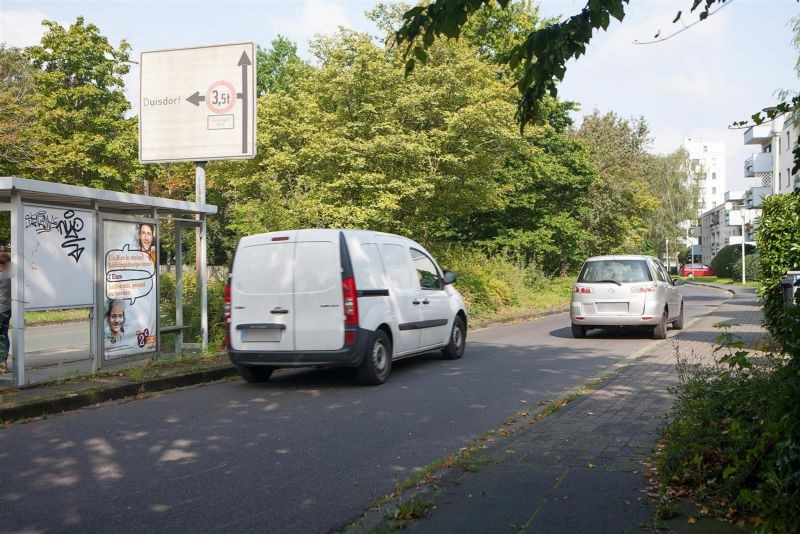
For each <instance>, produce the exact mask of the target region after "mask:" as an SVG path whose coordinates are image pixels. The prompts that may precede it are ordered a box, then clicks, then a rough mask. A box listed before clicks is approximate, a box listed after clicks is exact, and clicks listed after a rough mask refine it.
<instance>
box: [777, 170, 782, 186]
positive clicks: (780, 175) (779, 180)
mask: <svg viewBox="0 0 800 534" xmlns="http://www.w3.org/2000/svg"><path fill="white" fill-rule="evenodd" d="M781 180H783V173H782V172H780V171H778V187H780V186H781Z"/></svg>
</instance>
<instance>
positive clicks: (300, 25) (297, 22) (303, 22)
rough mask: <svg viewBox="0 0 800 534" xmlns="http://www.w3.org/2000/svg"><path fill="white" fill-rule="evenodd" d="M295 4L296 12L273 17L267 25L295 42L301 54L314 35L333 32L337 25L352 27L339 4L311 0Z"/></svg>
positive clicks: (322, 0)
mask: <svg viewBox="0 0 800 534" xmlns="http://www.w3.org/2000/svg"><path fill="white" fill-rule="evenodd" d="M295 6H296V9H297V12H295V13H292V14H291V15H281V16H278V17H275V18H273V19H272V20H270V24H269V26H270V29H271V30H272V31H274V32H275V33H277V34H280V35H283V36H284V37H286V38H287V39H289V40H290V41H294V42H296V43H297V45H298V49H299V51H300V52H301V54H302V55H305V52H306V51H307V49H308V41H309V39H311V38H313V37H314V36H315V35H317V34H332V33H335V32H336V30H337V29H338V28H339V26H345V27H352V24H351V22H350V21H349V19H348V17H347V15H346V13H345V11H344V10H343V9H342V6H341V5H340V4H337V3H331V2H329V1H324V0H311V1H307V2H302V4H300V5H297V4H295Z"/></svg>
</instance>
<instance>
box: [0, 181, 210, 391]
mask: <svg viewBox="0 0 800 534" xmlns="http://www.w3.org/2000/svg"><path fill="white" fill-rule="evenodd" d="M0 211H8V212H10V216H9V221H10V225H9V226H10V229H9V233H10V234H9V243H10V251H9V253H10V256H11V266H12V267H11V270H10V277H11V329H10V330H9V337H10V340H11V358H10V362H11V373H10V376H9V375H8V374H7V375H3V376H4V378H3V381H4V382H5V383H8V382H11V383H12V385H15V386H23V385H27V384H30V383H31V381H30V380H29V377H27V376H26V362H25V360H26V347H25V343H26V342H25V339H26V337H25V328H26V324H25V312H26V311H36V310H56V309H58V310H62V309H69V308H89V310H90V312H89V333H88V352H89V359H90V361H91V371H92V372H97V371H99V370H101V369H106V368H113V367H118V366H125V365H132V364H135V363H136V362H138V361H143V360H147V359H150V358H152V357H154V356H159V355H160V354H161V347H160V346H159V345H160V339H161V334H162V333H166V332H174V333H176V337H177V339H176V347H175V348H176V350H177V351H180V350H181V349H182V348H187V347H188V346H189V345H190V344H188V343H187V344H183V340H182V337H181V334H182V331H183V329H184V328H185V325H184V322H183V292H182V286H183V284H182V269H183V258H182V254H181V246H180V242H181V240H180V233H181V231H182V230H185V229H195V230H196V231H197V232H198V233H199V243H198V251H197V252H198V258H197V260H198V261H197V263H198V277H199V279H198V282H197V285H198V290H199V292H200V296H201V297H200V298H201V302H200V307H201V324H200V330H201V333H202V339H201V343H200V347H199V348H202V349H203V350H205V349H206V348H207V344H208V311H207V287H208V286H207V284H208V282H207V281H208V272H207V261H206V258H207V244H206V217H207V216H208V215H213V214H215V213H216V212H217V207H216V206H213V205H209V204H201V203H195V202H187V201H181V200H172V199H167V198H158V197H151V196H145V195H136V194H131V193H123V192H117V191H106V190H102V189H93V188H89V187H79V186H72V185H65V184H57V183H50V182H42V181H38V180H29V179H24V178H16V177H0ZM166 221H171V222H172V223H174V232H175V243H176V247H175V267H176V274H175V277H176V278H175V282H176V283H175V286H176V295H175V302H176V306H175V310H176V311H175V321H174V325H170V326H166V327H162V325H161V316H160V313H159V278H160V274H159V254H158V250H159V249H160V246H159V245H160V239H161V232H160V231H159V228H160V224H161V223H164V222H166ZM169 226H173V225H169ZM170 322H172V321H170ZM192 345H193V346H194V347H195V348H197V345H196V344H192Z"/></svg>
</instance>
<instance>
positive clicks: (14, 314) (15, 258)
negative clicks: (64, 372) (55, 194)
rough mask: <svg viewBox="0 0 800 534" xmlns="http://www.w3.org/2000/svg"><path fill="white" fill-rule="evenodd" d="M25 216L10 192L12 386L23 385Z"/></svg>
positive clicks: (18, 198)
mask: <svg viewBox="0 0 800 534" xmlns="http://www.w3.org/2000/svg"><path fill="white" fill-rule="evenodd" d="M24 217H25V214H24V210H23V207H22V198H21V197H20V195H19V192H18V191H17V190H14V189H12V190H11V273H10V274H11V322H12V323H13V326H12V327H11V330H10V331H11V348H12V349H13V350H12V352H13V355H12V356H13V358H14V366H13V375H12V376H13V377H14V378H13V380H14V385H16V386H24V385H25V383H26V382H25V272H24V270H23V269H22V261H23V259H22V255H23V247H24V233H23V232H24V228H25V224H24V223H25V219H24Z"/></svg>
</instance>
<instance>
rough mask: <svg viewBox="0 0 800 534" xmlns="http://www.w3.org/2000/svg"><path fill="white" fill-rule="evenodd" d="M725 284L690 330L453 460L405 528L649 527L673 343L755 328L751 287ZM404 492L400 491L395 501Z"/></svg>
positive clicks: (423, 491)
mask: <svg viewBox="0 0 800 534" xmlns="http://www.w3.org/2000/svg"><path fill="white" fill-rule="evenodd" d="M717 287H720V286H717ZM730 289H732V290H733V291H735V292H736V296H735V297H734V298H732V299H730V300H728V301H726V302H724V303H723V304H722V305H721V306H720V307H719V308H717V309H716V310H714V311H713V312H712V313H710V314H708V315H706V316H703V317H700V318H698V319H696V320H695V321H694V322H693V323H692V324H690V325H689V328H690V331H687V330H684V331H680V332H675V331H672V332H671V333H670V336H669V338H668V339H666V340H664V341H657V342H653V343H652V344H650V345H649V346H648V347H646V348H645V350H644V351H642V352H641V353H640V354H639V356H638V358H637V359H635V360H634V361H632V362H630V364H629V365H627V366H625V367H623V368H621V369H620V370H618V372H616V373H615V374H613V375H612V376H611V377H610V378H608V379H606V380H605V381H603V382H601V383H600V384H599V385H598V386H597V387H595V388H594V389H592V390H590V391H588V392H586V393H584V394H582V395H580V396H579V397H578V398H576V399H575V400H573V401H572V402H570V403H569V404H567V405H566V406H564V407H563V408H561V409H560V410H558V411H556V412H554V413H552V414H551V415H549V416H547V417H544V418H543V419H541V420H540V421H538V422H535V423H533V424H531V425H530V426H527V427H523V428H522V429H521V430H518V431H517V432H515V433H514V434H513V435H512V436H510V437H509V438H506V439H503V440H500V442H498V443H495V444H493V446H491V447H490V448H489V449H487V450H486V451H485V453H484V454H482V455H481V453H478V454H479V455H480V456H481V457H480V458H479V459H476V461H475V464H476V465H477V467H476V469H475V470H474V471H473V472H465V471H464V470H463V469H461V468H458V467H457V468H455V469H451V470H450V472H449V473H446V474H444V475H443V476H442V478H441V479H440V480H438V481H436V482H435V484H436V486H434V487H430V486H429V487H427V488H425V487H422V488H420V489H419V490H418V491H419V492H420V495H419V498H420V499H422V500H427V501H432V506H431V507H430V508H429V510H428V511H429V515H428V517H426V518H424V519H420V520H417V521H414V522H412V523H410V524H409V525H408V526H407V527H406V528H407V529H408V530H410V531H412V532H502V531H511V530H515V531H526V532H537V533H538V532H547V533H549V532H565V533H566V532H570V533H572V532H639V531H640V530H641V529H642V528H645V529H650V528H651V527H652V525H653V521H654V513H655V506H654V503H653V502H652V498H651V497H650V496H648V495H647V493H648V492H650V493H652V489H651V488H650V481H649V480H648V475H649V473H648V472H647V471H648V466H647V463H646V462H647V459H648V456H650V455H651V454H652V452H653V451H654V449H655V445H656V440H657V438H658V431H659V428H660V427H661V426H662V425H663V424H664V422H665V415H666V414H667V412H668V411H669V409H670V406H671V405H672V401H673V398H672V396H671V394H670V392H669V388H670V387H672V386H674V385H675V384H676V381H677V373H676V369H675V363H676V359H675V351H676V347H677V349H679V350H680V351H681V353H682V354H687V355H688V354H691V353H694V355H695V357H699V358H701V359H703V360H705V361H710V359H711V357H712V351H713V349H714V346H715V339H716V336H717V335H718V334H719V333H721V331H720V330H719V329H716V328H713V325H714V324H716V323H719V322H721V321H725V322H729V323H731V324H735V325H737V326H734V327H733V328H731V332H732V333H735V334H737V335H739V336H740V337H741V338H742V339H743V341H744V342H745V345H746V346H748V347H753V346H755V345H756V344H757V343H758V341H759V340H760V339H761V336H762V335H763V334H764V331H763V329H762V328H761V326H760V324H761V318H762V314H761V309H760V307H759V306H758V305H757V303H756V294H755V290H754V289H752V288H742V287H735V288H730ZM410 498H412V495H408V494H407V495H404V496H403V500H404V502H408V500H409V499H410ZM394 504H395V505H396V504H397V502H395V503H394ZM390 506H391V505H390ZM379 513H381V512H374V513H373V515H376V514H379ZM383 513H385V508H384V511H383ZM376 521H385V520H384V519H380V520H378V519H376V518H375V517H372V518H370V517H369V516H367V518H366V519H365V521H364V523H363V524H362V525H361V527H366V528H372V525H374V524H375V522H376ZM673 522H674V523H673ZM370 523H372V525H370ZM354 527H356V529H358V528H359V527H358V526H356V525H354ZM689 527H692V526H690V525H688V524H687V518H686V517H685V516H684V517H682V518H677V519H675V520H673V521H671V522H670V523H669V524H668V528H672V529H676V530H677V531H678V532H682V531H685V530H686V529H687V528H689ZM731 528H733V529H736V528H737V527H735V526H731V525H728V524H726V523H719V522H716V521H714V520H711V519H704V520H702V521H698V522H697V524H695V525H693V527H692V530H695V531H698V532H700V531H702V532H708V531H720V532H722V531H731Z"/></svg>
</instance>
